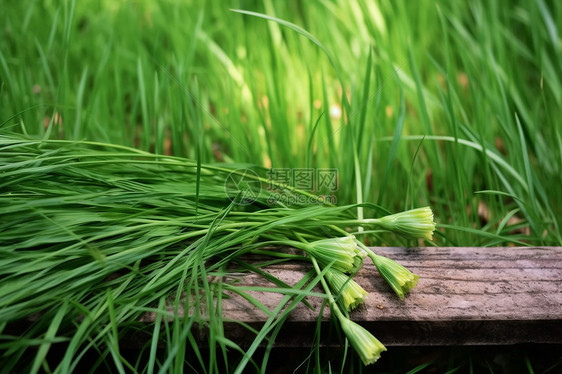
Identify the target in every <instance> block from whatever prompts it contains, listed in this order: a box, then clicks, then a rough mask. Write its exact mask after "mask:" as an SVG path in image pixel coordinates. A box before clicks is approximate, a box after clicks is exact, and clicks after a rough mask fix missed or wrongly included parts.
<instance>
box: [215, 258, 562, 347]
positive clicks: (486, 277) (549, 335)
mask: <svg viewBox="0 0 562 374" xmlns="http://www.w3.org/2000/svg"><path fill="white" fill-rule="evenodd" d="M374 251H375V252H376V253H379V254H381V255H384V256H387V257H390V258H392V259H394V260H397V261H398V262H400V263H401V264H403V265H404V266H406V267H407V268H409V269H410V270H411V271H413V272H414V273H416V274H418V275H419V276H420V280H419V283H418V285H417V287H416V288H414V290H413V291H412V292H411V293H410V294H409V295H407V296H406V299H405V300H404V301H401V300H399V299H398V298H397V297H396V296H395V295H394V294H393V293H392V292H391V291H390V289H389V287H388V286H387V285H386V283H385V282H384V280H383V279H382V278H381V277H380V276H379V275H378V272H377V270H376V268H374V266H373V265H372V264H371V262H370V261H369V259H368V258H367V261H366V262H365V266H364V267H363V269H361V271H360V272H359V273H358V274H357V276H356V278H355V280H356V281H357V282H358V283H359V284H360V285H361V286H362V287H363V288H364V289H365V290H366V291H368V292H369V296H368V297H367V300H366V303H365V305H364V306H362V307H360V308H358V309H357V310H355V311H353V312H352V314H351V317H352V319H353V320H355V321H357V322H359V323H361V324H362V325H363V326H365V327H366V328H368V329H369V330H370V331H371V332H372V333H373V334H374V335H375V336H377V337H378V338H379V340H381V341H382V342H383V343H384V344H385V345H450V344H455V345H460V344H474V345H477V344H487V345H488V344H514V343H523V342H537V343H562V247H501V248H481V247H477V248H460V247H447V248H435V247H427V248H390V247H380V248H378V247H377V248H374ZM307 270H309V267H308V266H306V264H289V265H284V266H279V265H277V266H271V267H268V268H267V271H268V272H270V273H271V274H273V275H275V276H277V277H279V278H281V279H284V280H285V281H286V282H287V283H289V284H294V283H296V282H297V281H298V280H300V279H301V278H302V276H303V274H304V273H305V272H306V271H307ZM241 280H242V283H243V284H246V285H250V286H267V287H272V286H273V285H272V284H269V283H268V282H266V281H265V280H264V279H263V278H261V277H258V276H257V275H253V274H252V275H245V276H243V277H241ZM252 294H253V296H255V297H256V298H257V299H258V300H260V301H261V302H263V303H264V304H265V305H266V306H268V307H269V308H270V309H271V310H273V309H274V308H275V306H277V304H278V302H279V301H280V300H281V298H282V296H280V295H278V294H275V293H264V292H252ZM308 301H309V302H310V303H311V304H312V305H313V306H314V307H315V308H316V310H315V311H312V310H310V309H309V308H307V307H305V306H304V305H300V306H299V307H298V308H297V309H296V310H295V311H293V313H292V314H291V315H290V317H289V318H288V320H287V322H286V325H285V326H284V328H283V330H282V332H281V333H280V335H279V336H278V338H277V339H276V345H277V346H290V347H299V346H307V345H310V344H312V342H313V336H314V331H315V329H316V326H315V324H316V321H317V318H318V313H319V312H318V308H319V306H320V305H321V300H320V299H318V298H309V299H308ZM248 305H249V304H248V303H247V302H246V301H245V300H243V299H241V298H240V297H239V296H236V295H232V299H229V300H225V301H224V305H223V312H224V313H223V314H224V316H225V317H226V318H231V319H234V320H238V321H244V322H246V323H249V324H250V325H253V326H256V327H258V326H260V325H261V324H263V323H264V322H265V320H266V319H267V317H266V315H265V314H264V313H263V312H261V311H259V310H254V309H252V308H251V307H249V306H248ZM328 319H329V312H328V311H326V312H325V313H324V316H323V320H322V321H323V322H322V326H323V327H322V328H323V329H329V323H328ZM226 331H227V332H228V334H229V335H230V336H231V337H232V338H233V339H236V340H238V341H239V342H241V343H242V344H243V342H244V340H245V338H246V337H245V336H244V332H243V331H242V330H241V329H240V328H238V327H237V325H236V324H231V326H228V327H227V328H226ZM324 335H326V334H324Z"/></svg>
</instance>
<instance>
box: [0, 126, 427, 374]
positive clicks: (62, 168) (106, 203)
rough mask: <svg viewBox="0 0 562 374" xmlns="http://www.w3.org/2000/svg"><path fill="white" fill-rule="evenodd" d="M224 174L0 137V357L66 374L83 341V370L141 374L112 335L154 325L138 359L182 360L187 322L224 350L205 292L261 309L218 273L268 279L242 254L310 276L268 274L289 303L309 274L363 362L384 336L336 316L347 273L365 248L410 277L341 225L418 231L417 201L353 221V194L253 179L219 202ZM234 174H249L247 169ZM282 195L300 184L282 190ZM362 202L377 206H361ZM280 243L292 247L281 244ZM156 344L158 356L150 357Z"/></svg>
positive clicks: (398, 279) (403, 285) (91, 147)
mask: <svg viewBox="0 0 562 374" xmlns="http://www.w3.org/2000/svg"><path fill="white" fill-rule="evenodd" d="M237 172H238V173H242V172H241V171H239V169H236V168H235V165H220V164H201V163H198V162H196V161H193V160H189V159H184V158H180V157H171V156H161V155H155V154H151V153H148V152H144V151H139V150H136V149H129V148H126V147H123V146H116V145H110V144H103V143H95V142H86V141H82V142H75V141H56V140H34V139H30V138H25V137H22V136H19V135H14V134H9V133H4V134H2V135H1V136H0V188H1V191H2V192H1V194H0V216H1V217H2V220H1V221H0V232H1V234H0V243H1V247H2V252H1V257H0V277H1V279H2V282H1V284H0V321H2V325H1V326H0V327H1V329H2V334H1V339H2V341H1V343H0V345H1V346H2V348H3V349H4V353H3V355H2V363H3V367H4V368H5V369H7V370H8V371H11V370H21V369H25V370H30V371H32V372H37V371H39V370H46V371H54V372H67V371H71V370H73V369H75V368H76V367H77V365H79V363H80V360H81V358H82V357H83V356H84V355H86V354H87V353H88V352H91V351H92V350H93V351H97V352H98V353H99V354H100V361H99V362H97V363H96V365H94V369H95V368H97V367H98V366H99V365H102V363H103V362H105V361H106V360H109V361H111V362H112V363H113V365H115V367H116V368H118V369H119V370H121V369H123V370H125V369H130V370H133V371H142V370H140V368H139V365H140V364H139V362H138V361H137V362H130V361H128V360H126V359H124V357H123V355H122V353H121V352H120V349H121V347H120V339H121V338H122V337H123V336H126V335H127V334H130V333H131V332H132V331H134V330H135V329H141V330H146V329H150V328H152V329H153V331H152V333H153V334H154V335H153V336H152V339H153V340H152V341H151V345H150V348H149V357H150V364H151V365H154V368H156V367H159V368H160V370H163V369H167V370H169V369H172V368H176V369H177V368H179V367H181V366H182V365H183V359H182V358H181V357H182V356H181V355H182V354H185V353H180V352H179V350H180V349H182V350H185V349H186V347H187V348H190V349H194V350H196V351H197V352H198V348H197V343H196V341H195V338H194V335H193V332H192V330H194V329H195V326H200V327H202V326H207V328H208V332H207V334H209V339H210V342H212V344H213V345H212V346H214V345H215V344H216V345H218V346H219V347H220V348H221V350H222V352H223V354H225V355H226V352H227V350H228V349H229V348H233V347H235V348H236V349H237V350H241V351H242V348H241V347H239V346H237V344H236V342H234V341H229V340H227V339H226V338H225V336H224V334H223V321H222V319H221V313H220V303H219V304H217V300H220V299H221V298H222V297H224V296H223V293H224V291H225V290H228V291H230V292H234V293H239V294H241V295H243V296H244V297H246V298H247V299H249V305H248V307H252V306H258V305H260V303H259V300H252V299H251V298H249V297H247V296H248V295H246V293H245V291H244V289H243V287H240V288H238V287H237V286H236V284H235V283H232V282H230V283H229V282H228V281H226V280H225V279H227V277H226V275H227V274H229V273H232V272H236V271H243V272H247V271H254V272H257V273H258V274H260V275H262V276H265V277H266V279H268V277H269V278H271V276H267V275H266V274H267V267H266V266H265V265H263V268H262V267H261V266H259V267H256V266H255V265H252V263H251V261H250V259H251V258H252V255H253V254H257V255H260V256H263V255H264V254H267V255H269V256H271V257H272V259H277V261H276V262H278V261H302V262H308V263H311V266H310V269H311V273H309V274H307V275H306V276H305V277H304V278H303V280H302V281H301V282H300V283H298V284H296V285H288V284H284V283H283V282H282V281H281V280H278V279H277V280H275V283H276V284H277V287H275V288H272V289H271V291H272V292H279V293H281V294H284V295H286V296H287V299H286V301H285V302H284V304H289V303H290V302H292V303H293V304H290V305H293V307H294V305H297V304H298V302H299V301H302V299H300V300H299V298H298V297H297V296H298V295H303V294H306V293H307V292H311V290H312V287H314V285H316V284H318V283H319V282H320V284H322V285H323V286H324V292H325V294H323V296H322V295H320V297H323V298H327V299H328V300H329V305H330V307H331V308H332V311H333V313H334V315H335V316H336V317H337V320H338V321H339V322H340V325H341V328H342V330H343V331H344V333H345V335H346V336H347V338H348V339H349V340H350V342H351V345H352V346H353V347H354V349H355V350H356V351H357V352H358V353H359V356H360V357H361V359H362V361H363V362H364V363H365V364H369V363H372V362H374V361H376V359H377V358H378V357H379V354H380V352H381V351H383V350H384V349H385V348H384V346H383V345H382V344H381V343H380V342H378V341H377V340H376V338H374V337H373V336H372V335H371V334H370V333H369V332H368V331H366V330H364V329H363V328H362V327H360V326H359V325H357V324H355V323H353V322H351V321H350V320H349V317H346V316H345V315H344V314H343V313H347V312H348V311H350V310H351V309H352V308H354V307H356V306H357V305H359V304H360V303H362V302H363V300H364V298H365V294H366V293H365V291H364V290H363V289H362V288H361V287H360V285H358V284H356V283H355V282H354V281H353V279H352V275H353V274H354V273H355V272H357V271H358V270H359V269H360V268H361V264H362V262H363V259H364V258H366V256H370V257H371V258H372V259H373V261H374V263H375V264H376V266H377V268H378V269H379V271H380V272H381V274H382V275H383V277H384V279H386V280H387V281H388V283H389V285H390V286H391V287H392V288H393V289H394V290H395V292H396V293H397V294H398V295H399V296H400V297H403V294H404V292H407V291H408V290H409V289H410V288H411V287H413V286H414V285H415V279H417V277H415V276H413V275H411V273H409V272H408V271H407V270H406V269H404V268H403V267H401V266H399V265H397V264H396V263H394V262H393V261H392V260H390V259H386V258H383V257H381V256H378V255H376V254H374V253H373V252H372V251H371V250H370V249H369V248H367V247H365V246H364V245H363V244H362V243H361V242H360V241H359V240H358V239H357V238H356V237H355V236H354V235H352V234H350V233H348V232H347V231H346V230H345V229H346V228H349V227H350V226H356V227H359V226H361V227H364V228H365V229H378V230H385V231H391V232H393V233H396V234H398V235H405V236H406V237H409V238H412V237H417V238H423V239H426V240H430V239H431V234H432V232H433V230H434V228H435V224H434V223H433V215H432V214H431V211H430V209H429V208H423V209H422V210H419V209H418V210H413V211H407V212H403V213H398V214H395V215H390V216H383V217H379V218H364V219H357V218H356V212H357V207H358V206H357V205H356V204H355V205H347V206H333V205H327V204H312V205H310V204H309V205H291V206H287V205H283V204H282V203H281V202H274V203H271V202H270V200H269V199H268V194H270V193H271V192H270V191H269V190H267V189H261V188H259V185H254V184H252V183H247V184H245V185H243V186H240V190H239V193H238V194H236V196H235V197H234V198H232V197H231V195H230V194H228V193H227V192H226V191H225V180H227V179H228V177H229V175H232V173H237ZM245 175H246V176H250V177H251V178H255V179H257V181H258V182H261V180H260V179H261V177H260V176H259V175H258V174H257V173H256V174H255V175H254V174H248V173H247V172H246V174H245ZM256 186H258V187H256ZM245 188H249V189H255V191H253V192H252V193H251V196H254V197H255V201H252V202H251V203H247V202H246V203H244V204H242V203H241V201H242V200H241V199H242V197H243V196H244V195H246V196H247V195H248V191H245V190H244V189H245ZM230 192H232V191H230ZM290 193H292V194H307V192H304V191H299V190H297V189H294V188H293V189H292V190H291V191H290ZM362 207H363V208H365V209H367V208H373V209H374V211H375V212H379V215H380V212H382V210H380V209H379V208H378V207H376V206H374V205H370V204H363V206H362ZM420 211H421V212H422V213H420ZM410 226H411V228H410V229H408V227H410ZM287 247H293V248H296V249H299V250H302V252H301V253H300V254H288V253H286V252H285V251H284V249H286V248H287ZM271 248H275V249H274V250H273V249H271ZM248 261H250V262H248ZM266 263H267V262H266ZM314 271H316V273H314ZM408 277H409V278H408ZM215 278H219V279H221V280H220V281H212V280H211V279H215ZM299 292H300V293H299ZM316 295H318V293H316ZM333 295H335V296H333ZM336 299H337V302H336ZM295 300H296V301H297V303H294V302H295ZM260 308H264V307H263V306H260ZM290 309H291V308H289V311H290ZM342 310H343V311H342ZM180 311H183V313H184V316H183V318H184V320H181V321H180V316H179V314H180ZM266 312H267V314H269V315H272V313H273V312H272V311H269V310H267V311H266ZM287 312H288V311H285V313H287ZM147 313H153V314H154V315H156V322H155V324H154V325H153V327H148V325H147V326H143V327H139V321H141V320H143V318H145V319H146V315H147ZM277 313H279V311H277ZM278 317H279V316H278ZM167 319H170V320H173V321H174V323H173V324H167V323H165V322H164V321H165V320H167ZM18 324H23V325H25V326H26V327H25V328H24V329H23V335H22V336H16V335H12V334H11V333H10V331H12V330H13V328H14V326H16V325H18ZM162 324H163V325H164V330H165V331H162V326H160V325H162ZM264 329H267V326H266V327H264ZM250 331H251V330H250ZM263 331H266V333H265V334H266V335H267V334H268V333H269V332H268V331H267V330H263ZM165 337H167V338H166V339H168V340H165V339H164V338H165ZM162 339H164V340H162ZM263 339H265V335H264V333H262V332H257V333H256V341H260V340H263ZM163 342H164V343H163ZM161 344H165V345H166V355H167V356H166V357H165V358H159V359H156V357H157V354H156V351H157V349H158V347H159V345H161ZM54 346H63V347H65V348H64V349H63V352H64V353H63V357H62V359H61V360H60V361H58V362H55V361H52V360H48V359H47V354H48V353H49V350H50V348H52V347H54ZM251 353H252V352H245V353H244V354H245V357H248V360H247V361H241V362H240V364H239V366H237V367H236V368H235V369H236V370H237V371H241V370H243V368H244V367H245V365H246V364H247V363H248V361H251V360H250V358H251ZM198 356H199V355H198ZM28 357H31V358H32V359H31V360H30V359H28ZM158 357H161V355H158ZM22 360H24V361H22ZM227 361H228V360H226V362H227ZM22 362H25V363H28V364H29V366H25V365H24V366H23V367H22V366H21V365H22ZM200 364H201V366H202V367H203V368H207V370H208V371H211V372H214V371H221V370H222V369H221V368H219V367H218V364H217V360H215V359H212V358H211V359H209V360H208V361H205V360H204V359H201V362H200ZM151 370H152V369H151ZM174 370H175V369H174ZM236 370H235V371H236Z"/></svg>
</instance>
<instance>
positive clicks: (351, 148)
mask: <svg viewBox="0 0 562 374" xmlns="http://www.w3.org/2000/svg"><path fill="white" fill-rule="evenodd" d="M231 8H238V9H244V10H248V11H253V12H259V13H263V14H267V15H268V16H271V17H277V18H279V19H282V20H285V21H288V22H290V23H292V24H294V25H298V26H300V27H302V28H303V29H304V30H306V31H308V32H309V33H311V34H312V35H313V36H314V37H315V38H316V39H317V40H318V41H319V43H321V45H322V47H323V48H325V51H326V52H327V53H325V51H323V50H322V48H319V47H318V45H316V44H314V43H313V42H311V40H309V39H308V38H306V37H304V36H302V35H300V34H299V33H297V32H295V31H294V30H293V29H292V28H291V27H285V26H283V25H280V24H278V23H276V22H272V21H268V20H265V19H262V18H258V17H254V16H251V15H247V14H241V13H235V12H232V11H231V10H230V9H231ZM561 22H562V5H561V4H559V3H558V2H548V1H544V0H520V1H510V2H509V5H507V4H506V3H501V4H500V3H497V2H488V1H480V0H475V1H437V2H435V1H426V0H422V1H416V2H412V1H406V0H399V1H395V2H386V1H382V2H355V1H350V0H334V1H315V2H298V1H272V0H263V1H227V2H222V1H205V2H199V1H170V0H168V1H153V0H135V1H109V0H83V1H71V0H66V1H61V2H58V1H48V0H38V1H20V2H17V1H3V2H2V12H1V15H0V33H1V38H0V79H1V83H0V103H1V105H0V121H1V122H2V123H3V126H2V127H3V129H9V130H10V131H21V132H25V133H28V134H30V135H33V136H44V137H50V138H64V139H88V140H95V141H103V142H110V143H116V144H123V145H129V146H134V147H137V148H139V149H142V150H148V151H151V152H156V153H161V154H173V155H178V156H187V157H191V158H200V159H201V160H202V161H204V162H216V161H218V162H229V161H235V162H240V163H243V162H249V163H254V164H258V165H262V166H265V167H267V168H270V167H273V168H304V167H329V168H337V169H338V171H339V182H340V188H339V190H338V191H337V199H338V203H341V204H343V203H353V202H357V201H370V202H375V203H378V204H380V205H382V206H384V207H386V208H387V209H389V210H391V211H397V210H402V209H405V208H410V207H415V206H421V205H425V204H429V205H431V206H432V207H433V209H434V210H435V213H436V218H437V220H438V222H439V223H440V224H441V227H440V230H441V231H440V232H441V234H440V236H438V238H437V239H436V243H437V244H439V245H482V246H485V245H502V244H507V243H510V242H515V243H519V244H521V243H523V242H524V243H529V244H532V245H535V244H551V245H560V243H562V235H561V231H560V227H559V226H560V217H561V215H562V214H561V213H562V200H561V196H562V193H561V192H562V191H561V190H560V187H559V186H560V185H561V182H562V176H561V175H562V174H561V172H562V170H561V167H562V137H561V133H562V131H561V129H562V126H561V125H560V123H559V117H560V108H561V107H562V105H561V104H562V91H561V85H562V82H561V79H562V65H561V64H560V63H559V61H560V60H561V57H562V56H561V53H562V43H561V41H560V39H559V35H558V29H557V28H558V25H560V24H561ZM355 159H356V160H357V161H356V162H354V160H355ZM356 166H359V167H356Z"/></svg>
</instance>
